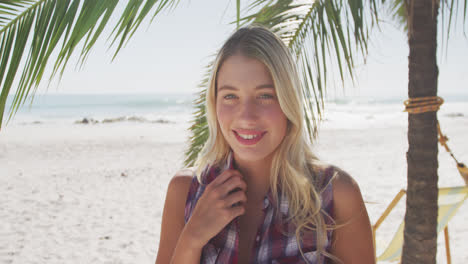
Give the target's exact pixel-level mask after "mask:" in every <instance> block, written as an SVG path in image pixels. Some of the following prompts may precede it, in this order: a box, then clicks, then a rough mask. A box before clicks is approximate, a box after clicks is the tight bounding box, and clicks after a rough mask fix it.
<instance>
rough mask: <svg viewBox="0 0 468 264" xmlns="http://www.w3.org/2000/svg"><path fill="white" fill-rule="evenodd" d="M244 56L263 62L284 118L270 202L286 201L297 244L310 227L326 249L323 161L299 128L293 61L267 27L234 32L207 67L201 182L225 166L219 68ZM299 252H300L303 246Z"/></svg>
mask: <svg viewBox="0 0 468 264" xmlns="http://www.w3.org/2000/svg"><path fill="white" fill-rule="evenodd" d="M239 54H240V55H243V56H246V57H248V58H253V59H256V60H258V61H260V62H262V63H263V64H264V65H265V66H266V67H267V68H268V70H269V71H270V74H271V76H272V79H273V82H274V87H275V89H276V94H277V97H278V101H279V104H280V107H281V109H282V111H283V113H284V114H285V116H286V117H287V119H288V129H287V132H286V136H285V137H284V138H283V140H282V142H281V143H280V145H279V146H278V147H277V149H276V150H275V153H274V156H273V161H272V166H271V171H270V175H271V176H270V189H271V192H272V195H273V198H274V200H275V201H277V202H278V201H279V199H278V197H279V196H285V197H287V198H288V200H289V220H291V221H292V222H293V224H294V225H295V226H296V230H295V235H296V239H297V243H298V245H300V244H301V238H302V236H303V234H304V233H306V232H310V231H315V233H316V238H317V242H316V245H317V253H319V254H322V255H325V256H328V257H332V258H333V256H331V255H330V254H329V253H327V252H326V243H327V239H328V238H327V230H328V229H329V228H331V227H329V226H327V225H326V223H325V219H324V217H329V216H328V215H327V214H326V213H325V212H322V210H321V206H322V202H321V198H320V192H321V190H320V189H319V187H318V186H319V183H320V182H321V181H322V179H318V178H317V177H318V175H319V174H318V173H317V169H318V168H319V167H321V165H323V164H322V163H321V162H320V161H319V160H318V158H317V157H316V156H315V155H314V154H313V153H312V151H311V142H310V140H309V139H308V137H307V132H306V130H305V126H304V112H303V111H304V110H303V107H302V106H303V100H304V98H303V94H302V89H301V82H300V80H299V77H298V73H297V70H296V66H295V62H294V60H293V58H292V56H291V55H290V53H289V50H288V48H287V47H286V46H285V45H284V43H283V42H282V41H281V39H280V38H278V37H277V36H276V35H275V34H274V33H272V32H271V31H270V30H268V29H266V28H264V27H261V26H249V27H245V28H241V29H239V30H237V31H236V32H235V33H234V34H233V35H232V36H231V37H230V38H229V39H228V40H227V41H226V43H225V44H224V45H223V46H222V48H221V50H220V51H219V53H218V55H217V57H216V60H215V63H214V65H213V68H212V72H211V78H210V81H209V86H208V89H207V93H206V118H207V122H208V127H209V137H208V140H207V142H206V143H205V145H204V147H203V149H202V151H201V153H200V155H199V156H198V159H197V161H196V171H197V175H198V177H199V181H201V178H200V177H201V175H202V172H203V170H204V169H206V168H207V167H209V166H221V165H222V164H225V162H226V161H227V159H228V156H229V153H230V146H229V145H228V143H227V141H226V140H225V139H224V136H223V135H222V133H221V129H220V126H219V123H218V120H217V116H216V94H217V93H216V90H217V87H216V83H217V76H218V71H219V69H220V68H221V66H222V65H223V62H224V61H226V59H227V58H229V57H230V56H233V55H239ZM301 254H302V255H303V256H304V254H303V252H302V250H301Z"/></svg>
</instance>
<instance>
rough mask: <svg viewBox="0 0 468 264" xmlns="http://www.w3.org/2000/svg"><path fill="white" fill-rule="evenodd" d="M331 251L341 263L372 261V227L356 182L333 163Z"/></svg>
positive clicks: (373, 258)
mask: <svg viewBox="0 0 468 264" xmlns="http://www.w3.org/2000/svg"><path fill="white" fill-rule="evenodd" d="M333 170H334V177H333V178H332V186H333V207H334V209H333V218H334V220H335V222H336V224H337V228H336V229H335V230H334V232H333V242H332V254H334V255H335V256H336V257H338V258H339V259H341V260H342V261H343V263H375V257H374V249H373V241H372V229H371V225H370V221H369V216H368V214H367V210H366V206H365V205H364V201H363V198H362V195H361V191H360V189H359V186H358V184H357V182H356V181H355V180H354V179H353V178H352V177H351V176H350V175H349V174H348V173H347V172H345V171H344V170H342V169H340V168H338V167H335V166H333Z"/></svg>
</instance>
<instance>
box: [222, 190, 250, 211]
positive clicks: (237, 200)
mask: <svg viewBox="0 0 468 264" xmlns="http://www.w3.org/2000/svg"><path fill="white" fill-rule="evenodd" d="M224 202H225V206H226V207H233V206H237V205H239V204H241V203H245V202H247V196H246V195H245V192H243V191H237V192H234V193H231V194H229V195H228V196H227V197H226V198H225V199H224Z"/></svg>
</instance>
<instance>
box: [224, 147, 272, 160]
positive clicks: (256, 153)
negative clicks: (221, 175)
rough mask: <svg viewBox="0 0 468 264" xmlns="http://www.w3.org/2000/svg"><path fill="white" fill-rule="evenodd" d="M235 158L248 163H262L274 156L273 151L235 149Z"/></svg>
mask: <svg viewBox="0 0 468 264" xmlns="http://www.w3.org/2000/svg"><path fill="white" fill-rule="evenodd" d="M233 152H234V155H235V157H237V158H238V159H241V160H245V161H248V162H255V161H262V160H264V159H266V158H268V157H271V155H273V151H265V150H256V149H239V148H235V147H234V148H233Z"/></svg>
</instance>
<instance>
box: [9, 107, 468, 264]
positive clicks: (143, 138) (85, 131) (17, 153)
mask: <svg viewBox="0 0 468 264" xmlns="http://www.w3.org/2000/svg"><path fill="white" fill-rule="evenodd" d="M403 116H406V115H405V114H403ZM439 120H440V122H441V125H442V127H443V131H444V132H445V133H446V134H448V135H449V137H450V141H449V145H450V146H451V148H452V150H453V151H454V152H455V154H456V155H457V157H458V158H459V159H460V160H461V161H464V162H465V163H468V140H467V138H466V135H467V134H468V133H467V132H468V114H467V113H465V114H464V116H459V117H453V116H452V117H450V116H445V115H440V117H439ZM406 126H407V119H406V118H404V119H401V120H399V121H398V122H394V123H389V124H384V125H375V126H374V125H369V126H365V127H363V126H360V127H355V128H347V129H343V128H335V127H334V126H333V124H331V123H330V124H329V123H327V121H325V122H324V123H323V124H322V127H321V130H320V135H319V137H318V139H317V141H316V143H315V145H314V151H315V153H316V154H317V155H318V156H319V157H320V158H321V159H323V160H324V161H326V162H329V163H332V164H335V165H337V166H339V167H341V168H342V169H344V170H346V171H347V172H349V173H350V174H351V175H352V176H353V177H354V178H355V180H356V181H357V182H358V183H359V185H360V188H361V191H362V193H363V196H364V199H365V201H366V202H367V208H368V212H369V215H370V219H371V222H372V223H374V222H375V221H376V219H377V218H378V216H379V215H380V214H381V213H382V212H383V210H384V209H385V207H386V206H387V205H388V204H389V203H390V201H391V199H392V198H393V196H394V195H395V194H396V193H397V192H398V191H399V190H400V189H401V188H405V187H406V157H405V153H406V151H407V148H408V147H407V138H406V131H407V128H406ZM185 128H186V124H181V123H175V124H148V123H142V124H135V123H128V122H122V123H116V124H95V125H82V124H12V125H9V126H7V127H4V128H3V129H2V131H1V132H0V193H1V198H0V263H2V264H3V263H5V264H7V263H20V264H27V263H116V264H117V263H129V264H130V263H154V261H155V258H156V254H157V249H158V243H159V234H160V224H161V214H162V209H163V205H164V198H165V192H166V188H167V184H168V182H169V180H170V179H171V177H172V176H173V175H174V173H175V172H176V171H177V170H178V169H180V168H181V167H182V161H183V153H184V150H185V148H186V146H187V144H186V140H187V132H186V129H185ZM439 177H440V179H439V186H457V185H463V181H462V179H461V177H460V176H459V175H458V172H457V171H456V168H455V165H454V163H453V160H451V158H450V156H449V155H448V154H447V153H446V152H445V150H443V149H442V148H440V147H439ZM402 205H404V204H403V203H401V204H400V207H398V208H397V209H396V210H395V213H394V214H391V215H390V217H389V219H387V220H388V221H387V223H388V224H385V225H383V226H382V228H381V230H379V232H378V239H377V241H378V242H379V245H380V242H381V241H388V240H389V237H390V236H391V235H392V234H393V232H394V231H395V230H396V226H397V224H399V222H400V220H399V219H402V217H403V213H404V206H402ZM466 223H468V202H467V203H465V204H464V205H463V206H462V207H461V208H460V210H459V212H458V214H457V215H456V216H455V217H454V219H453V220H452V221H451V223H450V226H449V227H450V228H449V231H450V238H451V248H452V262H453V263H468V251H467V250H466V248H467V243H466V238H467V237H468V225H467V224H466ZM438 244H439V247H438V257H437V259H438V263H446V261H445V247H444V241H443V236H442V235H441V236H439V243H438Z"/></svg>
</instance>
